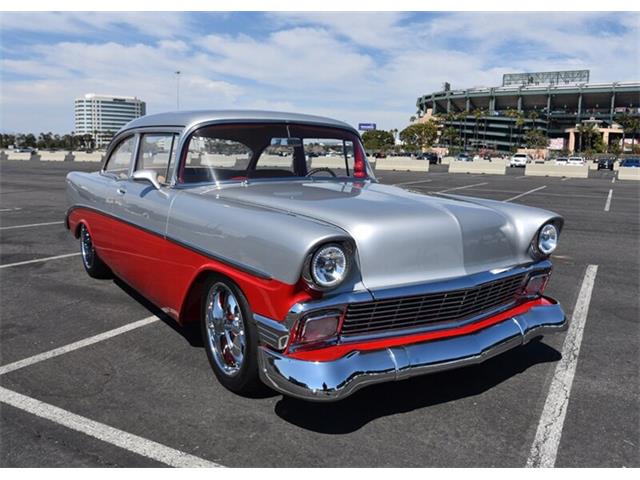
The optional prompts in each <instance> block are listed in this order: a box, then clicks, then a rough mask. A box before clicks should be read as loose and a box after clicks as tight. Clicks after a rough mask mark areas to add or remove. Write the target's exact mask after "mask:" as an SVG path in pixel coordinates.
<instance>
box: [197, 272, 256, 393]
mask: <svg viewBox="0 0 640 480" xmlns="http://www.w3.org/2000/svg"><path fill="white" fill-rule="evenodd" d="M202 298H203V302H202V314H201V328H202V338H203V342H204V345H205V349H206V351H207V357H208V358H209V363H210V364H211V367H212V368H213V372H214V373H215V375H216V377H217V378H218V380H219V381H220V383H221V384H222V385H224V386H225V387H226V388H227V389H229V390H231V391H232V392H235V393H238V394H240V395H248V394H252V393H257V392H258V391H260V390H261V389H262V388H263V385H262V382H261V381H260V379H259V376H258V359H257V355H258V334H257V330H256V327H255V325H254V324H253V321H252V318H253V316H252V313H251V310H250V309H249V304H248V302H247V300H246V298H245V296H244V295H243V294H242V291H241V290H240V289H239V288H238V287H237V286H236V285H235V284H233V283H232V282H230V281H229V280H226V279H224V278H222V277H219V276H217V275H216V276H211V277H210V278H209V279H208V280H207V282H206V284H205V287H204V292H203V296H202Z"/></svg>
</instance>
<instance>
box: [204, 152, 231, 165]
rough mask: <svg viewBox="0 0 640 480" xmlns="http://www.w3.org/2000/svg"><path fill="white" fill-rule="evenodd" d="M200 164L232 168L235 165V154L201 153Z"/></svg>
mask: <svg viewBox="0 0 640 480" xmlns="http://www.w3.org/2000/svg"><path fill="white" fill-rule="evenodd" d="M200 164H201V165H207V166H210V167H219V168H232V167H234V166H235V165H236V155H220V154H216V153H203V154H202V155H201V156H200Z"/></svg>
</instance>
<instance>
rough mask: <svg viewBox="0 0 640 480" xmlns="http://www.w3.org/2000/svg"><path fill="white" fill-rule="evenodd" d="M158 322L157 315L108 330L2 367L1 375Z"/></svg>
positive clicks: (0, 369)
mask: <svg viewBox="0 0 640 480" xmlns="http://www.w3.org/2000/svg"><path fill="white" fill-rule="evenodd" d="M158 320H160V319H159V318H158V317H156V316H155V315H154V316H151V317H147V318H143V319H142V320H138V321H137V322H133V323H129V324H127V325H124V326H122V327H118V328H114V329H113V330H108V331H106V332H103V333H99V334H98V335H94V336H93V337H88V338H85V339H84V340H79V341H77V342H73V343H70V344H68V345H65V346H63V347H59V348H54V349H53V350H49V351H47V352H43V353H39V354H37V355H33V356H32V357H28V358H24V359H22V360H18V361H17V362H13V363H8V364H7V365H3V366H1V367H0V375H4V374H6V373H9V372H13V371H15V370H18V369H20V368H24V367H28V366H29V365H33V364H35V363H39V362H42V361H44V360H48V359H50V358H54V357H57V356H59V355H63V354H65V353H69V352H72V351H74V350H78V349H79V348H83V347H87V346H89V345H93V344H95V343H98V342H102V341H103V340H107V339H108V338H112V337H115V336H116V335H120V334H122V333H125V332H130V331H131V330H135V329H136V328H140V327H144V326H145V325H149V324H150V323H154V322H157V321H158Z"/></svg>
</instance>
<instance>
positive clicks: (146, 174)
mask: <svg viewBox="0 0 640 480" xmlns="http://www.w3.org/2000/svg"><path fill="white" fill-rule="evenodd" d="M131 178H132V179H133V180H134V181H136V182H149V183H150V184H151V185H153V187H154V188H155V189H156V190H160V182H158V172H156V171H154V170H136V171H135V172H133V177H131Z"/></svg>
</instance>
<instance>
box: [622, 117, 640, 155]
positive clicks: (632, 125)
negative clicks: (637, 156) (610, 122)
mask: <svg viewBox="0 0 640 480" xmlns="http://www.w3.org/2000/svg"><path fill="white" fill-rule="evenodd" d="M616 120H617V122H618V123H619V124H620V126H621V127H622V150H623V151H624V140H625V136H626V134H630V135H631V151H632V152H633V147H634V145H635V141H636V134H637V133H638V131H640V118H638V117H632V116H631V115H629V114H627V113H623V114H622V115H620V116H619V117H618V118H617V119H616Z"/></svg>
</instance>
